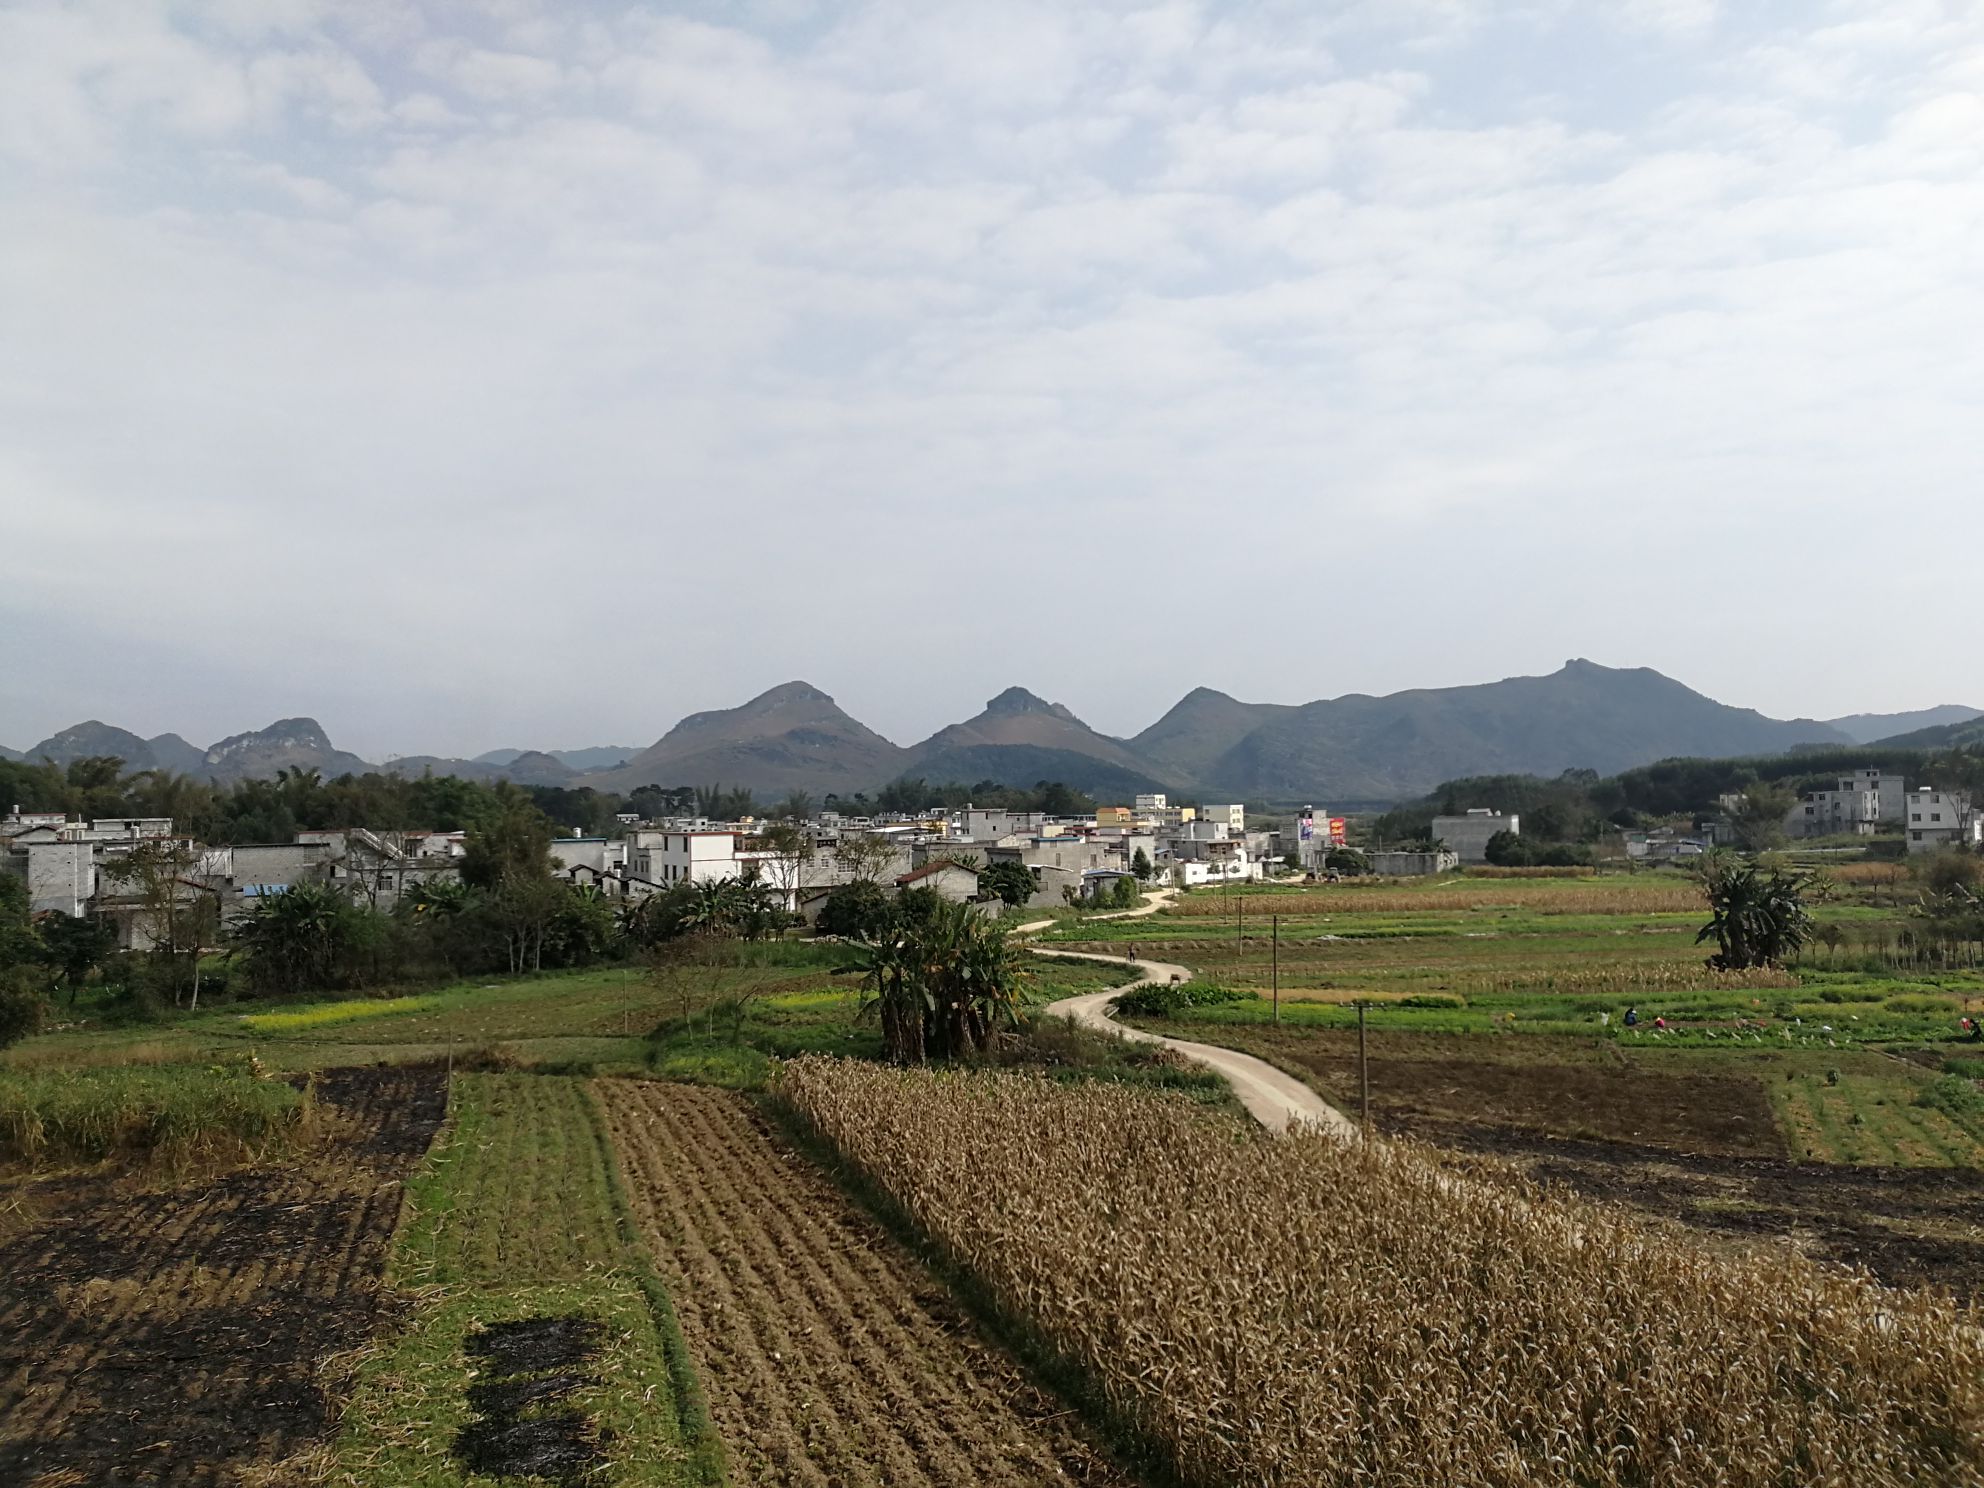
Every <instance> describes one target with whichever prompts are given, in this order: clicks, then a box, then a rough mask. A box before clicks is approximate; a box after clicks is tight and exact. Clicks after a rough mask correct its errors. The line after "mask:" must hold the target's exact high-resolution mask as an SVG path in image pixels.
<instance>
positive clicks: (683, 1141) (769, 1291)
mask: <svg viewBox="0 0 1984 1488" xmlns="http://www.w3.org/2000/svg"><path fill="white" fill-rule="evenodd" d="M599 1090H600V1095H601V1097H602V1099H603V1100H604V1101H605V1103H606V1110H607V1119H608V1124H609V1127H610V1129H611V1131H612V1133H613V1139H614V1146H615V1148H616V1149H617V1151H618V1153H619V1155H620V1162H621V1164H622V1168H623V1171H624V1173H625V1176H626V1185H627V1189H628V1192H629V1193H630V1195H631V1196H632V1200H633V1206H634V1213H635V1215H636V1217H637V1219H638V1221H639V1224H640V1228H641V1231H642V1233H643V1234H644V1235H645V1236H646V1238H647V1240H648V1243H649V1245H650V1246H651V1247H652V1249H653V1251H654V1253H655V1255H656V1256H657V1258H658V1259H659V1261H660V1264H661V1267H662V1272H663V1276H664V1279H665V1281H666V1283H667V1285H668V1287H669V1290H670V1292H671V1294H672V1295H673V1296H674V1297H675V1298H676V1299H677V1306H678V1308H679V1309H680V1313H681V1319H682V1327H683V1331H684V1333H685V1334H686V1336H687V1338H688V1341H689V1346H690V1349H691V1351H692V1353H693V1354H694V1356H695V1360H696V1364H697V1366H698V1368H699V1370H700V1372H701V1375H702V1378H703V1380H704V1381H705V1384H706V1388H707V1389H708V1391H709V1396H710V1406H711V1411H712V1413H713V1415H714V1417H715V1420H716V1423H717V1425H718V1427H719V1429H720V1430H721V1432H722V1434H723V1437H724V1440H725V1442H726V1444H727V1445H728V1447H729V1450H730V1470H731V1481H732V1482H733V1483H735V1484H737V1485H738V1488H770V1485H784V1484H793V1485H819V1488H828V1485H835V1488H840V1485H845V1488H859V1485H891V1488H894V1485H901V1488H916V1485H930V1488H939V1485H949V1484H961V1483H984V1484H1012V1485H1014V1488H1020V1485H1034V1484H1040V1483H1047V1482H1091V1483H1119V1482H1124V1481H1126V1480H1125V1479H1123V1478H1122V1477H1121V1476H1120V1475H1119V1474H1118V1473H1117V1472H1116V1471H1115V1470H1114V1469H1113V1468H1111V1467H1110V1466H1109V1465H1108V1463H1107V1462H1106V1460H1105V1459H1104V1458H1103V1457H1102V1455H1101V1454H1100V1452H1099V1451H1098V1450H1097V1449H1096V1448H1095V1447H1094V1446H1093V1445H1091V1444H1090V1443H1089V1442H1087V1441H1086V1440H1085V1439H1084V1438H1083V1437H1082V1436H1081V1435H1080V1434H1079V1433H1078V1432H1077V1431H1076V1430H1075V1429H1074V1427H1073V1426H1072V1425H1071V1424H1070V1421H1069V1418H1068V1415H1067V1412H1066V1410H1065V1408H1064V1407H1063V1406H1061V1405H1060V1404H1059V1403H1058V1402H1056V1401H1054V1400H1053V1399H1052V1398H1051V1397H1048V1396H1045V1395H1043V1394H1042V1393H1041V1392H1040V1390H1039V1389H1038V1388H1036V1387H1035V1386H1033V1385H1032V1384H1030V1383H1029V1382H1028V1381H1027V1379H1026V1378H1025V1376H1024V1375H1023V1374H1022V1373H1021V1372H1020V1370H1019V1369H1018V1368H1017V1367H1016V1366H1015V1365H1014V1364H1013V1362H1012V1361H1011V1360H1010V1359H1008V1358H1006V1357H1005V1356H1004V1355H1003V1354H1001V1353H999V1352H998V1351H997V1350H995V1349H993V1348H991V1347H990V1346H988V1345H986V1344H984V1343H982V1342H979V1341H977V1340H975V1339H974V1338H973V1336H972V1333H973V1330H972V1328H971V1327H970V1325H969V1323H968V1321H967V1320H966V1319H965V1318H964V1317H963V1315H962V1314H961V1312H960V1310H959V1307H958V1305H957V1303H956V1302H955V1301H953V1300H952V1299H950V1298H949V1297H948V1296H947V1295H946V1294H945V1292H944V1290H943V1288H942V1286H941V1285H940V1284H939V1283H937V1282H936V1281H935V1280H934V1279H933V1278H932V1277H931V1276H930V1275H929V1274H928V1273H927V1272H925V1271H924V1270H923V1268H922V1267H921V1266H920V1265H919V1264H918V1263H917V1262H916V1261H915V1260H913V1259H912V1258H911V1257H910V1256H908V1255H907V1254H906V1253H905V1252H904V1251H903V1250H902V1249H901V1247H900V1246H898V1245H897V1244H895V1243H894V1242H893V1241H892V1240H891V1239H890V1238H889V1237H888V1236H887V1235H886V1234H884V1233H883V1232H882V1231H881V1230H880V1229H879V1228H878V1227H877V1226H876V1224H875V1223H874V1222H873V1221H872V1220H869V1219H867V1218H865V1217H864V1216H862V1215H861V1214H859V1213H858V1212H857V1211H856V1210H855V1209H854V1208H853V1206H852V1205H851V1204H850V1203H849V1202H848V1200H847V1198H846V1197H845V1196H844V1195H843V1194H842V1193H841V1192H840V1191H839V1190H838V1189H836V1188H835V1187H834V1186H833V1185H832V1184H831V1183H830V1182H828V1181H827V1180H826V1179H825V1178H824V1177H822V1176H821V1175H820V1173H818V1172H817V1171H816V1170H814V1169H812V1168H811V1167H810V1166H809V1165H808V1164H807V1163H806V1161H805V1159H804V1158H802V1157H801V1156H799V1155H798V1154H797V1153H795V1152H794V1151H792V1150H791V1148H789V1147H788V1146H786V1145H785V1144H784V1143H782V1142H781V1141H780V1140H779V1139H778V1138H777V1137H776V1136H775V1135H773V1133H772V1132H771V1131H770V1130H769V1129H768V1128H767V1126H766V1125H765V1123H764V1121H763V1119H762V1118H761V1117H759V1116H758V1115H756V1114H755V1113H754V1111H753V1110H752V1108H751V1107H750V1106H748V1105H746V1104H745V1102H744V1100H743V1098H741V1097H740V1096H738V1095H735V1094H733V1093H730V1092H725V1091H717V1090H707V1089H694V1088H690V1087H686V1086H679V1085H664V1084H650V1083H636V1082H623V1081H610V1082H603V1083H602V1084H601V1086H600V1087H599Z"/></svg>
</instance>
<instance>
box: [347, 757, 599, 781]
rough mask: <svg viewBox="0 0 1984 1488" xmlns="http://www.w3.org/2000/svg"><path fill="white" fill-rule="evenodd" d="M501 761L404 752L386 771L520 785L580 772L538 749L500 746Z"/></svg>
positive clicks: (571, 777)
mask: <svg viewBox="0 0 1984 1488" xmlns="http://www.w3.org/2000/svg"><path fill="white" fill-rule="evenodd" d="M491 753H492V754H498V755H501V756H503V758H502V761H501V762H500V763H496V762H492V761H491V760H490V759H489V758H488V756H486V755H477V756H476V757H475V758H474V759H454V758H450V757H448V756H445V755H438V754H403V755H400V756H399V757H398V758H396V759H393V760H389V761H387V763H386V766H385V769H386V773H388V774H390V775H399V776H402V777H404V778H406V779H415V778H418V777H419V776H422V775H458V776H460V777H461V778H462V779H463V780H486V781H493V780H508V781H510V782H512V783H513V784H516V785H570V784H571V783H572V782H573V781H574V780H576V779H577V778H578V772H577V771H576V770H574V769H573V768H572V767H571V766H570V765H568V764H566V763H565V762H564V761H563V760H558V759H553V758H552V757H551V756H550V755H548V754H543V753H540V752H539V751H537V750H534V749H497V750H492V751H491Z"/></svg>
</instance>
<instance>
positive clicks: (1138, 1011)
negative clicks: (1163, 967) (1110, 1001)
mask: <svg viewBox="0 0 1984 1488" xmlns="http://www.w3.org/2000/svg"><path fill="white" fill-rule="evenodd" d="M1252 996H1253V994H1252V993H1251V992H1238V991H1235V990H1234V989H1232V988H1230V987H1216V986H1214V985H1213V984H1212V983H1211V982H1151V983H1148V984H1147V985H1145V986H1142V987H1137V988H1134V989H1133V990H1131V991H1129V992H1125V993H1124V994H1123V995H1122V996H1121V997H1119V998H1117V999H1116V1010H1117V1011H1118V1012H1119V1013H1128V1014H1129V1015H1130V1016H1131V1017H1133V1018H1170V1017H1174V1016H1175V1015H1176V1014H1177V1013H1178V1012H1179V1011H1180V1010H1181V1009H1184V1008H1188V1007H1219V1006H1221V1005H1222V1004H1225V1003H1230V1002H1246V1001H1247V1000H1248V999H1249V998H1251V997H1252Z"/></svg>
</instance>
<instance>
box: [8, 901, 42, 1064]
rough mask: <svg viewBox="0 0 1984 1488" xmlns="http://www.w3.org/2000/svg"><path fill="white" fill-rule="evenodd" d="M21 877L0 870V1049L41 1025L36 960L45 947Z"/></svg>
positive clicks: (37, 963) (40, 998)
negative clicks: (37, 929)
mask: <svg viewBox="0 0 1984 1488" xmlns="http://www.w3.org/2000/svg"><path fill="white" fill-rule="evenodd" d="M30 903H31V901H30V899H29V897H28V886H27V881H26V880H25V879H21V878H17V877H15V876H14V875H13V874H11V873H4V872H0V1049H4V1048H6V1047H7V1045H9V1044H12V1043H18V1042H19V1041H20V1040H22V1039H24V1038H26V1037H27V1036H28V1035H29V1034H31V1033H33V1032H35V1031H36V1030H37V1029H38V1028H40V1027H41V1019H42V1014H43V1011H44V1009H45V1006H46V1004H45V1002H44V1000H43V998H42V992H41V974H40V971H39V963H40V962H41V961H42V960H43V959H44V957H45V955H46V947H45V946H44V945H43V943H42V939H41V936H40V935H39V934H38V933H37V932H36V928H35V923H34V918H33V916H32V915H30V914H29V912H28V911H29V905H30Z"/></svg>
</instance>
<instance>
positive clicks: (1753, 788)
mask: <svg viewBox="0 0 1984 1488" xmlns="http://www.w3.org/2000/svg"><path fill="white" fill-rule="evenodd" d="M1797 804H1798V797H1797V796H1796V795H1795V794H1793V793H1792V792H1791V791H1790V790H1788V789H1786V788H1785V787H1784V786H1781V785H1772V784H1768V783H1766V782H1763V781H1759V782H1757V783H1756V784H1755V785H1749V786H1745V787H1744V788H1743V794H1742V797H1741V798H1740V799H1739V800H1738V801H1737V802H1736V803H1735V805H1734V807H1733V809H1732V810H1731V811H1730V813H1729V822H1730V825H1731V826H1733V827H1734V828H1735V829H1736V841H1737V842H1738V843H1739V844H1741V846H1742V847H1743V850H1744V851H1745V852H1753V853H1756V852H1768V851H1769V850H1770V849H1771V848H1773V847H1778V846H1781V845H1782V844H1783V842H1784V819H1785V818H1786V817H1787V816H1789V815H1790V814H1791V809H1792V807H1794V806H1796V805H1797Z"/></svg>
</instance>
